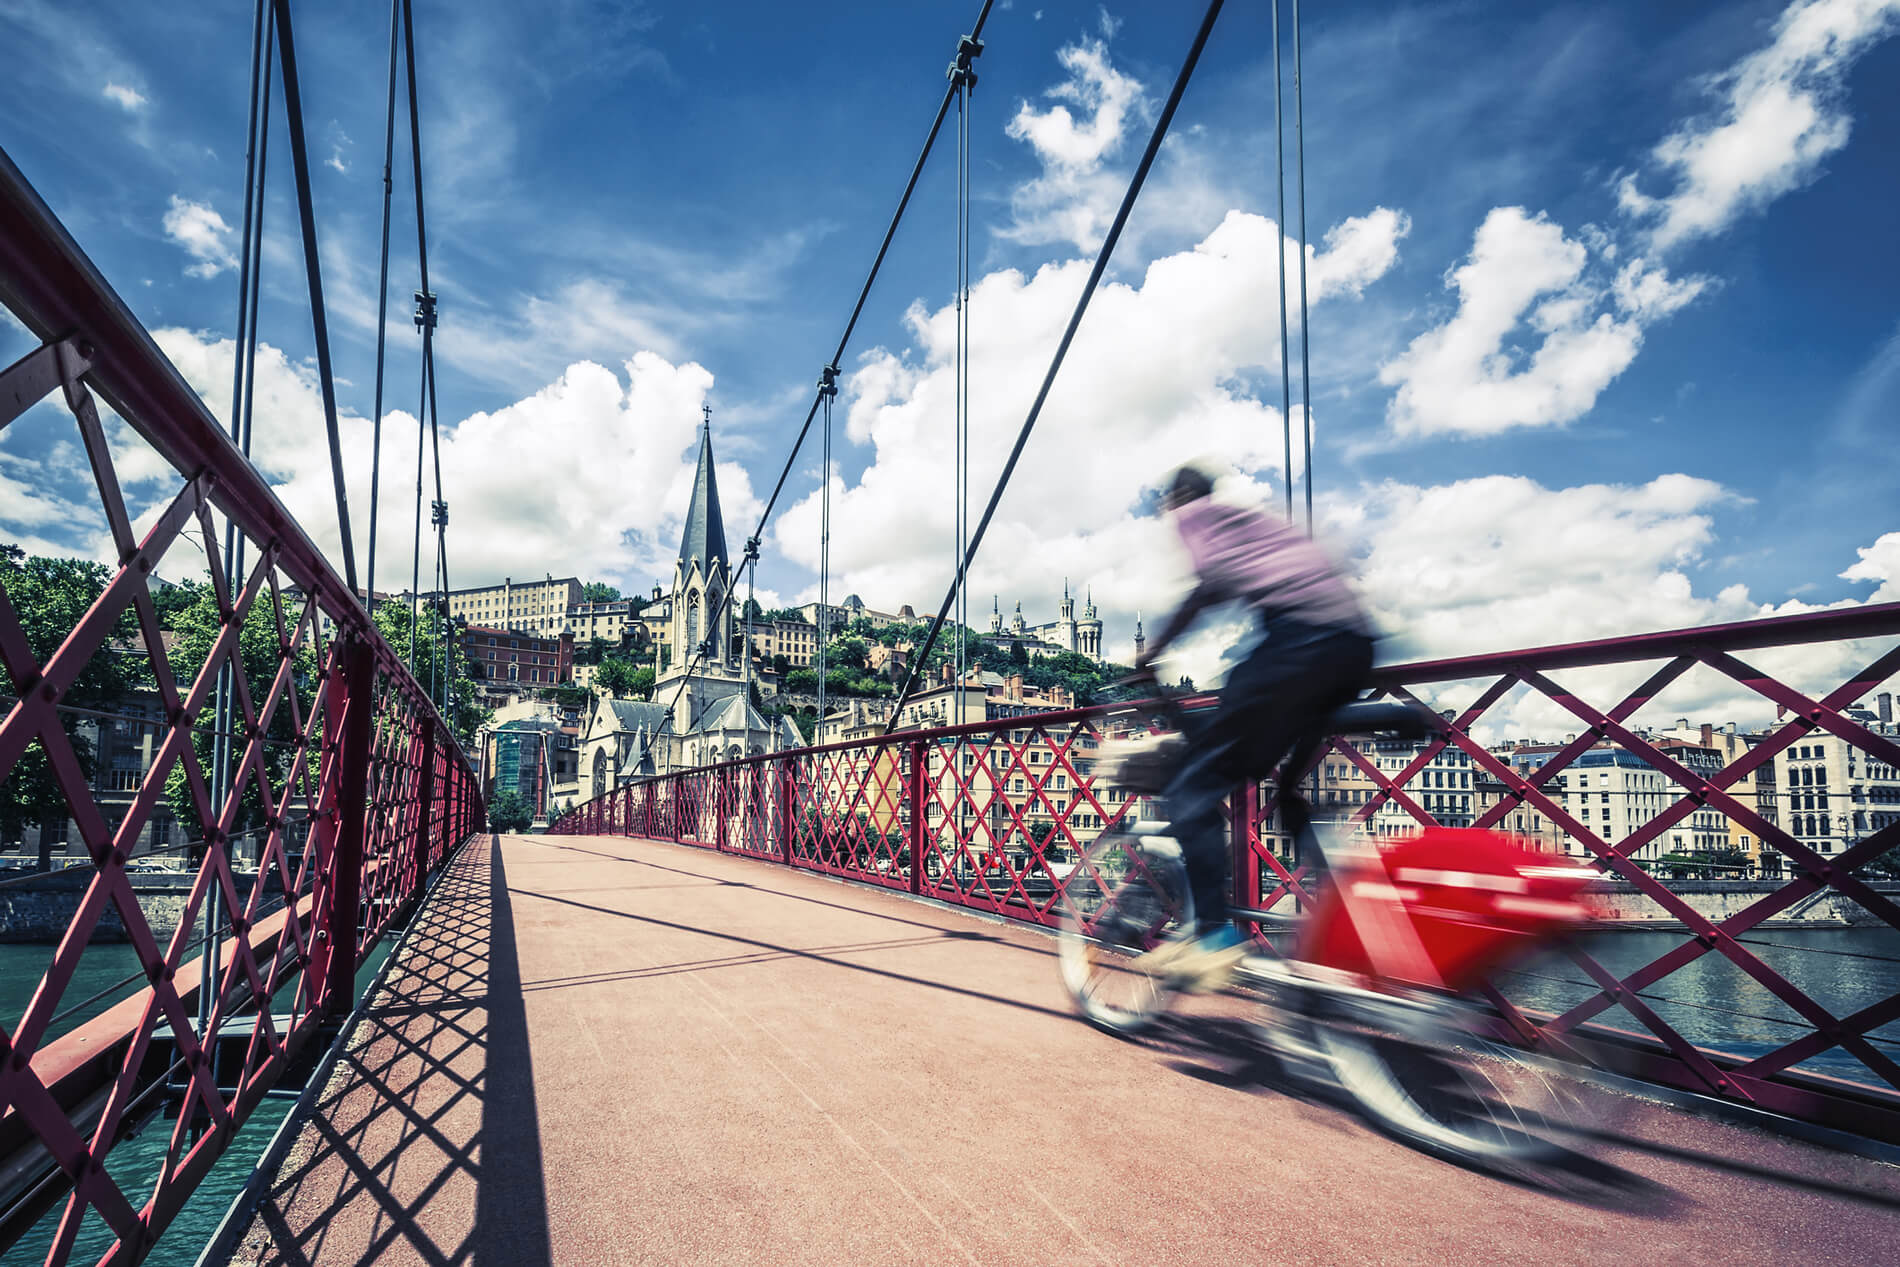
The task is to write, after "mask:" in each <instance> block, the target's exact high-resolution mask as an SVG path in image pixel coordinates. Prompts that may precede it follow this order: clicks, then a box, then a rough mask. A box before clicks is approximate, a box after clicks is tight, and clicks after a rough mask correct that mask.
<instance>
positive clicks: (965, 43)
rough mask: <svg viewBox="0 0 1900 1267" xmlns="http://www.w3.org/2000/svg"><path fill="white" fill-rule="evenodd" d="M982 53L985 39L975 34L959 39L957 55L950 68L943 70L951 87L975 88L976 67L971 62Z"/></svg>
mask: <svg viewBox="0 0 1900 1267" xmlns="http://www.w3.org/2000/svg"><path fill="white" fill-rule="evenodd" d="M982 55H983V41H982V40H979V39H977V38H976V37H975V36H974V35H965V36H962V37H960V38H959V39H958V40H957V55H956V57H955V58H953V59H952V60H951V62H950V66H949V69H947V70H945V71H944V72H943V75H944V78H945V79H948V80H949V81H950V85H951V87H953V88H963V89H965V90H969V91H974V90H975V88H976V69H975V67H974V66H973V65H972V64H971V63H973V62H975V61H976V59H977V58H978V57H981V56H982Z"/></svg>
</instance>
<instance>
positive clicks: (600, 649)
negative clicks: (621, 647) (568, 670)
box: [574, 634, 612, 664]
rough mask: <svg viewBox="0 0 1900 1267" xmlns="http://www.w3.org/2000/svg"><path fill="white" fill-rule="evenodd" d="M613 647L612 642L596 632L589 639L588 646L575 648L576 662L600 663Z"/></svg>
mask: <svg viewBox="0 0 1900 1267" xmlns="http://www.w3.org/2000/svg"><path fill="white" fill-rule="evenodd" d="M611 649H612V647H611V644H610V643H608V641H607V640H606V639H605V638H603V637H601V636H600V635H599V634H595V635H594V636H593V637H591V638H589V639H588V640H587V645H586V646H584V647H575V648H574V663H576V664H599V663H600V662H601V661H602V660H604V659H605V658H606V657H607V653H608V652H609V651H610V650H611Z"/></svg>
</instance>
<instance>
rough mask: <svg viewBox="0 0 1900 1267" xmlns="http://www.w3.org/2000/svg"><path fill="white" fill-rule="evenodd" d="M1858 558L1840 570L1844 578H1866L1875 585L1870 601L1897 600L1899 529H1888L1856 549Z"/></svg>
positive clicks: (1899, 598)
mask: <svg viewBox="0 0 1900 1267" xmlns="http://www.w3.org/2000/svg"><path fill="white" fill-rule="evenodd" d="M1858 553H1859V554H1860V562H1859V563H1856V564H1855V565H1854V566H1853V567H1850V568H1848V569H1847V570H1846V571H1845V572H1842V573H1841V578H1842V579H1843V580H1848V581H1869V582H1873V583H1874V584H1875V585H1877V587H1878V588H1876V589H1875V590H1874V592H1873V593H1872V594H1869V595H1868V596H1867V601H1868V602H1870V603H1900V532H1889V533H1886V534H1885V535H1883V536H1882V537H1881V538H1880V539H1879V540H1878V541H1876V542H1874V543H1873V544H1872V545H1870V546H1867V547H1865V548H1864V549H1862V550H1860V551H1859V552H1858Z"/></svg>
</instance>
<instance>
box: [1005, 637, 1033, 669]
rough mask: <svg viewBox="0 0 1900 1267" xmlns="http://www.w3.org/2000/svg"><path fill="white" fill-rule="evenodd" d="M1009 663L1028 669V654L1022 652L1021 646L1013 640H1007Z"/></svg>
mask: <svg viewBox="0 0 1900 1267" xmlns="http://www.w3.org/2000/svg"><path fill="white" fill-rule="evenodd" d="M1009 662H1010V663H1011V664H1014V665H1017V666H1019V667H1022V668H1027V667H1029V653H1028V652H1027V651H1025V650H1023V644H1022V643H1020V642H1018V641H1017V640H1016V639H1014V638H1011V639H1010V640H1009Z"/></svg>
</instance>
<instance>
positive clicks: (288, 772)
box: [165, 585, 421, 838]
mask: <svg viewBox="0 0 1900 1267" xmlns="http://www.w3.org/2000/svg"><path fill="white" fill-rule="evenodd" d="M391 608H397V604H394V603H390V604H385V605H384V607H383V608H380V609H378V612H377V615H378V618H379V619H378V623H379V624H380V623H381V619H380V618H381V616H382V612H383V611H384V610H388V609H391ZM399 610H400V614H401V618H402V622H403V627H404V629H405V631H406V630H407V627H408V620H409V609H408V608H407V607H401V608H400V609H399ZM223 631H224V616H223V613H222V612H221V611H220V610H219V606H218V599H217V595H216V593H215V592H214V591H213V590H212V588H211V587H210V586H209V585H205V586H201V587H199V591H198V596H197V601H195V602H194V603H192V605H191V606H190V607H188V608H185V609H183V610H182V611H179V612H178V613H177V614H176V616H175V617H174V620H173V632H174V633H176V634H177V636H178V637H177V642H176V643H175V645H174V648H173V651H172V656H171V665H172V671H173V673H175V674H176V675H177V677H178V682H179V689H180V690H181V691H182V690H187V689H189V685H188V684H189V683H191V682H192V681H194V680H196V678H197V677H198V675H199V674H200V673H201V672H202V671H203V670H204V667H205V665H206V663H207V662H208V661H209V660H210V658H211V650H212V648H213V646H215V645H216V643H217V640H218V636H219V635H220V634H221V633H222V632H223ZM237 644H238V645H237V651H238V654H237V661H238V663H239V665H241V666H242V668H243V671H244V682H245V686H246V687H247V689H248V690H249V692H250V697H251V704H252V707H254V708H258V709H261V708H262V707H263V706H264V701H265V699H266V697H267V696H268V694H269V691H270V687H271V683H272V682H273V681H274V680H275V678H276V676H277V669H278V664H279V656H280V652H279V648H278V642H277V620H276V616H275V614H274V613H273V612H272V610H271V605H270V603H269V602H268V601H265V600H264V599H262V598H260V599H259V600H258V601H257V602H254V603H252V604H251V609H250V611H248V612H247V613H245V617H244V625H243V627H242V628H241V629H240V630H239V631H238V639H237ZM400 645H403V646H405V647H406V645H407V644H406V642H405V643H403V644H400ZM420 645H421V644H420V643H418V651H417V654H418V656H420V654H421V650H420ZM322 688H323V682H322V666H320V665H318V663H317V656H316V650H315V645H314V641H313V640H312V639H310V638H309V637H306V638H305V639H304V641H303V643H302V645H300V646H299V647H298V648H297V650H296V652H295V654H294V658H293V660H292V662H291V689H292V690H294V691H296V692H297V703H298V708H299V711H301V713H302V715H303V716H304V717H306V718H308V717H309V716H310V712H311V710H312V709H314V708H316V707H317V705H318V700H319V696H320V693H321V691H322ZM210 698H211V699H215V698H216V696H215V694H214V695H213V696H211V697H210ZM231 716H232V721H233V723H234V725H241V724H242V713H241V712H240V711H239V710H238V708H237V703H236V696H235V695H234V696H233V699H232V712H231ZM216 723H217V716H216V712H215V710H214V708H213V707H212V706H211V705H210V704H209V703H208V704H207V707H206V709H205V712H204V713H203V714H201V715H200V716H199V718H198V722H197V725H196V726H195V727H194V728H193V732H192V737H191V742H192V748H193V750H194V752H195V753H196V754H197V758H198V763H199V767H200V768H201V769H202V770H203V771H204V775H205V779H206V782H207V784H208V785H209V787H208V788H207V790H210V788H211V787H215V785H216V782H217V777H218V776H217V773H216V771H215V770H214V768H213V761H212V756H213V749H214V735H213V731H214V730H215V729H216ZM301 739H302V736H301V735H299V734H298V733H297V727H296V724H295V722H294V721H293V720H292V716H291V709H290V707H289V704H288V701H286V702H285V703H283V704H280V705H279V706H278V708H277V711H276V713H275V714H274V715H273V716H272V717H271V724H270V729H269V730H268V731H267V732H266V734H265V743H264V745H263V747H262V750H261V756H262V763H261V764H262V769H263V773H264V777H265V778H266V779H267V780H268V781H269V783H270V786H271V794H272V796H273V797H274V798H277V799H279V800H281V798H282V797H283V794H284V789H285V788H286V787H288V786H289V785H290V783H291V781H292V779H291V776H292V774H293V773H294V771H293V767H292V765H291V762H292V760H293V759H294V758H295V756H296V752H297V746H298V744H299V742H300V741H301ZM244 745H245V740H244V739H243V738H242V736H239V737H237V738H236V739H234V741H233V744H232V748H231V756H232V762H233V766H234V767H235V765H236V762H237V760H238V758H240V757H241V756H242V754H243V751H244ZM321 757H322V754H321V753H320V752H317V751H314V750H313V751H311V752H308V753H306V754H305V758H304V759H305V762H306V766H307V770H308V772H309V774H310V776H311V778H312V786H314V783H315V774H316V771H317V766H318V763H319V761H320V760H321ZM231 791H232V792H233V793H234V794H236V795H237V797H238V798H239V799H238V811H237V815H236V817H235V818H234V819H233V820H232V830H233V832H242V831H248V830H250V829H252V828H255V827H258V826H261V825H262V824H263V820H264V802H263V796H262V794H261V793H260V792H259V791H258V787H257V779H256V778H255V776H251V777H247V778H246V779H245V780H244V783H243V784H242V785H241V786H238V787H234V788H232V789H231ZM165 798H166V800H167V801H168V802H169V803H170V805H171V810H172V814H173V816H174V817H175V818H177V820H178V821H179V822H180V823H183V824H186V828H185V831H186V835H187V837H188V838H196V837H200V836H202V834H203V830H202V828H203V825H202V824H200V823H199V818H198V811H197V807H196V805H195V803H194V802H193V800H192V796H191V788H190V784H189V782H188V780H187V779H186V777H185V767H184V763H183V762H182V761H181V762H178V763H177V764H175V765H173V766H172V768H171V769H170V770H169V771H167V772H166V776H165ZM293 806H294V799H293ZM212 808H213V809H214V811H215V810H216V809H217V806H216V805H215V804H214V805H213V807H212ZM286 812H288V813H292V814H294V813H296V810H295V809H294V808H290V809H287V811H286ZM192 824H198V826H197V827H193V826H192Z"/></svg>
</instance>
